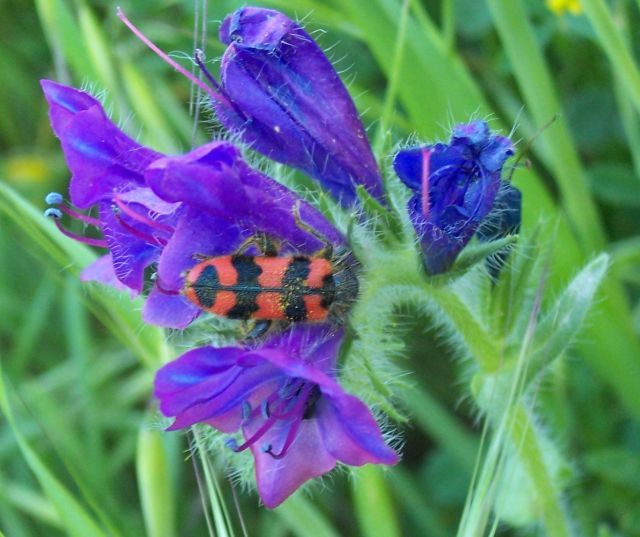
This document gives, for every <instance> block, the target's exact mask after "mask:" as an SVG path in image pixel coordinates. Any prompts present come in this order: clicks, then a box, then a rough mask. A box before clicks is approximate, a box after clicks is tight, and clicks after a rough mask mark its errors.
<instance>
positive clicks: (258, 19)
mask: <svg viewBox="0 0 640 537" xmlns="http://www.w3.org/2000/svg"><path fill="white" fill-rule="evenodd" d="M220 39H221V40H222V41H223V42H225V43H227V44H228V45H229V46H228V48H227V51H226V52H225V55H224V57H223V59H222V66H221V76H222V90H223V92H224V93H225V95H226V96H227V98H228V99H229V101H230V102H231V104H232V107H233V108H232V109H229V107H228V106H226V108H225V105H224V104H221V103H214V106H215V107H216V108H217V109H218V114H219V116H220V119H221V121H222V122H223V123H224V124H225V126H226V127H227V128H229V129H231V130H234V131H236V132H240V134H241V136H242V137H243V139H244V140H245V141H246V142H247V143H249V144H251V145H252V147H253V148H254V149H256V150H258V151H260V152H262V153H263V154H265V155H267V156H268V157H269V158H272V159H274V160H277V161H279V162H283V163H285V164H288V165H291V166H294V167H297V168H300V169H301V170H303V171H305V172H307V173H309V174H310V175H312V176H313V177H315V178H316V179H318V180H319V181H320V182H321V183H322V184H323V185H324V186H325V187H326V188H328V189H329V190H330V191H332V192H333V193H334V195H335V196H336V197H337V198H338V199H341V201H343V203H345V204H350V203H352V202H353V201H354V200H355V186H356V185H357V184H362V185H363V186H364V187H365V188H366V189H367V190H368V191H369V193H370V194H371V195H373V196H374V197H377V198H381V197H382V182H381V179H380V174H379V170H378V166H377V164H376V161H375V158H374V157H373V153H372V152H371V147H370V146H369V142H368V140H367V136H366V132H365V130H364V128H363V126H362V122H361V121H360V118H359V116H358V113H357V110H356V108H355V106H354V104H353V101H352V100H351V97H350V96H349V93H348V92H347V90H346V88H345V86H344V84H343V83H342V81H341V80H340V77H339V75H338V74H337V73H336V71H335V69H334V68H333V66H332V65H331V63H330V62H329V60H328V59H327V57H326V56H325V55H324V53H323V52H322V50H321V49H320V47H318V45H317V44H316V43H315V41H314V40H313V39H312V38H311V36H310V35H309V34H308V33H307V32H305V31H304V30H303V29H302V28H301V27H300V25H299V24H298V23H296V22H294V21H292V20H291V19H289V18H288V17H286V16H285V15H284V14H282V13H280V12H278V11H274V10H271V9H264V8H256V7H245V8H241V9H239V10H237V11H236V12H235V13H233V14H232V15H229V16H228V17H227V18H226V19H225V20H224V22H223V24H222V27H221V29H220ZM337 118H340V119H339V121H338V120H337Z"/></svg>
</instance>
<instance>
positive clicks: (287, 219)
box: [42, 81, 343, 328]
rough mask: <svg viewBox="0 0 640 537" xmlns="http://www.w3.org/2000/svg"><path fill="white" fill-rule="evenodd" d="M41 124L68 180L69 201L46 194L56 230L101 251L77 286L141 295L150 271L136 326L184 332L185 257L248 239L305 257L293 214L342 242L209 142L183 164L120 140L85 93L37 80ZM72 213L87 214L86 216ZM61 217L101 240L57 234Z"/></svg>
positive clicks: (310, 243) (306, 241)
mask: <svg viewBox="0 0 640 537" xmlns="http://www.w3.org/2000/svg"><path fill="white" fill-rule="evenodd" d="M42 87H43V89H44V91H45V95H46V97H47V100H48V102H49V106H50V117H51V124H52V127H53V130H54V132H55V133H56V135H57V136H58V138H60V141H61V144H62V148H63V151H64V154H65V158H66V160H67V165H68V166H69V169H70V170H71V172H72V179H71V187H70V198H71V202H72V203H73V204H74V205H75V206H76V207H74V206H72V205H71V204H69V203H67V202H65V201H64V200H63V199H62V196H59V195H50V196H48V197H47V201H48V202H49V203H50V204H52V205H56V206H57V207H56V208H54V209H49V210H48V211H47V212H48V214H49V215H51V216H56V217H58V218H57V220H56V222H57V223H58V226H59V227H60V229H61V230H62V231H63V232H64V233H65V234H67V235H69V236H71V237H72V238H74V239H76V240H79V241H82V242H85V243H87V244H90V245H93V246H98V247H103V248H107V249H108V250H109V253H108V254H107V255H106V256H104V257H102V258H100V259H99V260H98V261H96V263H94V264H93V265H91V266H90V267H88V268H87V269H85V271H84V272H83V275H82V277H83V279H85V280H97V281H100V282H102V283H105V284H108V285H113V286H115V287H122V286H124V287H126V288H129V289H131V290H132V291H133V292H135V293H139V292H141V291H142V289H143V286H144V272H145V270H146V269H147V267H149V266H150V265H154V264H157V280H156V284H155V286H154V288H153V290H152V291H151V293H150V295H149V297H148V299H147V301H146V303H145V307H144V311H143V317H144V319H145V321H147V322H149V323H152V324H158V325H161V326H167V327H173V328H184V327H185V326H186V325H188V324H189V323H190V322H191V321H192V320H193V319H194V318H195V317H197V316H198V315H199V314H200V310H199V309H198V308H196V307H195V306H194V305H192V304H191V303H190V302H188V301H187V300H186V299H185V298H184V297H183V296H182V295H181V294H180V291H181V289H182V286H183V279H182V276H181V274H182V272H183V271H185V270H186V269H189V268H191V267H192V266H193V265H194V264H195V263H196V261H195V260H194V255H195V254H202V255H211V256H214V255H223V254H229V253H232V252H233V251H234V250H235V249H236V248H237V246H238V245H239V244H240V243H241V242H242V241H243V240H244V239H245V238H246V237H248V236H249V235H251V234H253V233H255V232H256V231H262V232H266V233H269V234H271V235H273V236H275V237H278V238H281V239H283V240H284V241H286V243H287V246H288V248H289V250H290V251H297V252H302V253H312V252H314V251H316V250H318V249H319V248H320V247H321V246H322V244H321V243H320V242H319V241H318V239H317V238H316V237H314V236H313V235H311V234H309V233H308V232H306V231H304V230H303V229H301V228H299V227H298V226H296V225H295V220H294V216H293V208H294V207H295V206H298V207H299V211H300V215H301V218H302V219H303V220H304V221H305V222H306V223H307V224H309V225H310V226H311V227H313V228H314V229H316V230H318V232H319V233H320V234H322V235H324V236H325V237H326V238H327V240H330V241H331V242H333V243H335V244H341V243H343V238H342V237H341V235H340V234H339V233H338V232H337V230H336V229H335V228H334V227H333V226H332V225H331V224H330V223H329V222H328V221H327V220H326V219H325V218H324V216H322V214H321V213H319V212H318V211H317V210H316V209H314V208H313V207H311V206H310V205H309V204H308V203H306V202H304V201H303V200H302V199H301V198H300V197H299V196H297V195H296V194H294V193H293V192H291V191H290V190H288V189H287V188H285V187H283V186H282V185H280V184H279V183H277V182H276V181H274V180H273V179H271V178H269V177H267V176H266V175H263V174H261V173H260V172H258V171H256V170H254V169H253V168H251V167H250V166H248V165H247V164H246V163H245V162H244V160H243V159H242V157H241V155H240V152H239V150H238V149H237V148H236V147H234V146H233V145H232V144H230V143H227V142H211V143H209V144H206V145H204V146H202V147H199V148H197V149H195V150H193V151H191V152H190V153H187V154H186V155H179V156H173V157H169V156H165V155H162V154H160V153H156V152H154V151H152V150H150V149H147V148H145V147H142V146H140V145H139V144H137V143H136V142H134V141H133V140H131V139H130V138H129V137H127V136H126V135H125V134H124V133H123V132H121V131H120V129H118V128H117V127H116V126H115V125H114V124H113V123H112V122H111V121H110V120H109V118H108V117H107V116H106V114H105V113H104V110H103V108H102V106H101V105H100V103H99V102H98V101H97V100H96V99H94V98H93V97H91V96H90V95H89V94H87V93H85V92H83V91H80V90H77V89H74V88H71V87H68V86H64V85H61V84H57V83H55V82H51V81H43V82H42ZM77 207H79V208H82V209H94V210H95V211H97V214H96V216H95V217H94V216H89V215H88V214H84V213H83V212H81V211H80V210H79V209H78V208H77ZM62 213H66V214H67V215H69V216H71V217H72V218H73V219H76V220H80V221H81V222H82V223H83V224H88V225H89V226H92V227H94V228H96V229H97V231H98V232H99V233H100V234H101V238H95V237H82V236H79V235H76V234H74V233H71V232H70V231H68V230H66V229H64V228H62V226H61V225H60V223H59V218H60V217H62Z"/></svg>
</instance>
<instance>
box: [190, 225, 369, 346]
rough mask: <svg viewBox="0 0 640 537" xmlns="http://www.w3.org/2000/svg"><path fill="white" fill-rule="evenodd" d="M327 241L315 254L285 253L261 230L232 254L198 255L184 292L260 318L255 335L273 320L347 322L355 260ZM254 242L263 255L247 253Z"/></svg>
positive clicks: (236, 315)
mask: <svg viewBox="0 0 640 537" xmlns="http://www.w3.org/2000/svg"><path fill="white" fill-rule="evenodd" d="M296 216H297V215H296ZM296 220H298V218H296ZM298 225H300V226H302V227H304V228H305V229H307V227H306V225H305V224H303V223H301V222H299V221H298ZM309 231H310V232H312V233H313V234H314V235H316V234H315V232H314V231H312V230H309ZM316 236H317V235H316ZM324 242H325V247H324V248H323V249H322V250H321V251H320V252H318V253H317V254H316V255H285V256H281V255H278V251H277V247H276V245H275V244H274V243H273V242H272V241H271V240H270V239H269V237H267V236H266V235H262V234H259V235H256V236H254V237H251V238H250V239H248V240H247V241H245V243H244V244H243V245H242V246H241V247H240V248H239V250H238V252H236V253H235V254H233V255H223V256H216V257H204V256H198V259H200V262H199V263H198V264H197V265H195V266H194V267H193V268H191V269H190V270H189V271H188V272H187V273H186V274H185V287H184V289H183V291H182V292H183V294H184V295H185V296H186V298H187V299H188V300H189V301H191V302H192V303H193V304H195V305H196V306H198V307H199V308H201V309H203V310H204V311H208V312H210V313H215V314H216V315H221V316H224V317H227V318H230V319H242V320H250V319H251V320H255V321H257V322H256V329H257V330H256V331H252V336H253V335H255V334H258V333H263V332H264V331H266V329H267V328H268V327H269V325H270V324H271V322H272V321H278V322H283V323H287V322H322V321H330V322H333V323H335V324H343V323H344V321H345V316H346V314H347V312H348V311H349V309H350V308H351V305H352V304H353V302H355V300H356V298H357V295H358V278H357V275H356V272H355V267H354V262H353V261H351V260H350V258H349V257H348V256H344V255H342V256H334V255H333V248H332V246H331V245H329V244H328V243H327V242H326V241H324ZM252 244H255V245H257V246H258V249H259V250H260V251H261V254H262V255H247V254H246V253H244V252H245V251H246V250H247V249H248V247H249V246H251V245H252Z"/></svg>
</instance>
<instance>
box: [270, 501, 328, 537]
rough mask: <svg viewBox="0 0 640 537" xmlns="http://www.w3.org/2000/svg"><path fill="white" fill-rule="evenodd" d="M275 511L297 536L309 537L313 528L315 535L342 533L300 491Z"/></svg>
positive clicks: (326, 535) (326, 536)
mask: <svg viewBox="0 0 640 537" xmlns="http://www.w3.org/2000/svg"><path fill="white" fill-rule="evenodd" d="M274 511H275V513H276V514H277V515H278V516H279V517H280V518H281V519H282V521H283V522H284V523H285V524H286V525H287V526H288V528H289V530H290V531H291V533H293V535H295V536H296V537H308V536H309V531H310V529H311V528H313V536H314V537H339V535H340V534H339V533H338V532H337V531H336V530H335V529H334V528H333V526H332V525H331V523H330V522H329V521H328V520H327V518H326V517H325V516H324V515H323V514H322V513H321V512H320V511H318V510H317V509H316V507H315V506H314V505H313V503H312V502H311V501H309V500H308V499H307V498H306V497H304V496H303V494H302V493H300V492H298V493H296V494H294V495H293V496H291V497H289V498H287V501H286V502H284V503H283V504H282V505H281V506H280V507H278V508H276V509H275V510H274Z"/></svg>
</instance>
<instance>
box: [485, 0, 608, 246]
mask: <svg viewBox="0 0 640 537" xmlns="http://www.w3.org/2000/svg"><path fill="white" fill-rule="evenodd" d="M488 5H489V7H490V8H491V12H492V15H493V19H494V21H495V25H496V28H497V30H498V33H499V35H500V39H501V40H502V42H503V44H504V47H505V51H506V53H507V56H508V57H509V60H510V64H511V67H512V69H513V72H514V74H515V77H516V81H517V82H518V86H519V87H520V91H521V93H522V94H523V96H524V99H525V102H526V104H527V109H528V110H530V112H531V114H532V116H533V118H534V122H535V123H536V124H537V125H538V126H542V125H546V124H547V123H548V122H549V121H550V120H551V119H552V118H554V117H556V115H557V114H561V113H562V108H561V105H560V101H559V99H558V96H557V93H556V89H555V87H554V84H553V79H552V76H551V73H550V71H549V69H548V67H547V65H546V63H545V61H544V58H543V56H542V53H541V51H540V47H539V45H538V42H537V40H536V37H535V35H534V33H533V29H532V28H531V25H530V23H529V20H528V17H527V11H526V9H525V8H524V5H523V3H522V1H521V0H511V1H509V2H505V1H503V0H488ZM540 137H541V141H543V142H544V144H545V146H546V150H547V151H548V153H549V155H550V157H551V161H552V163H553V172H554V177H555V179H556V181H557V183H558V186H559V188H560V191H561V193H562V204H563V206H564V207H566V210H567V214H568V216H569V218H570V220H571V222H572V223H573V225H574V227H575V229H576V232H577V237H578V239H579V241H580V243H581V245H582V247H583V249H584V251H585V252H593V251H598V250H599V249H601V248H602V245H603V244H604V235H603V233H602V228H601V225H600V216H599V215H598V213H597V211H596V208H595V205H594V203H593V201H592V199H591V196H590V194H589V188H588V183H587V180H586V177H585V174H584V172H583V170H582V166H581V165H580V160H579V158H578V154H577V151H576V148H575V146H574V143H573V140H572V138H571V135H570V132H569V127H568V125H567V124H566V121H565V119H564V117H563V116H562V115H560V116H558V117H557V119H556V120H555V122H554V123H553V124H552V125H550V126H549V127H547V128H546V129H545V130H544V132H542V133H541V135H540Z"/></svg>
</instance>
